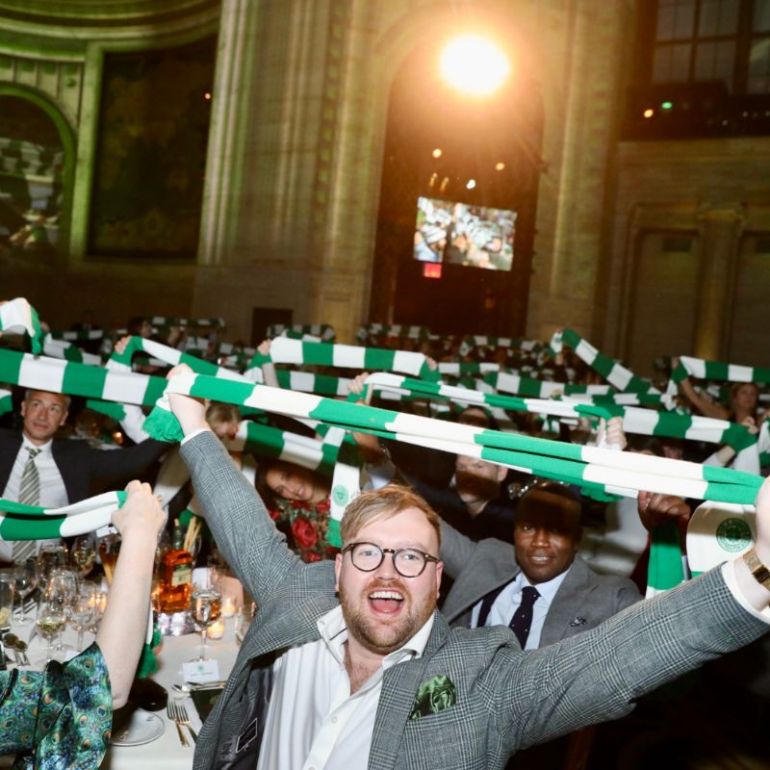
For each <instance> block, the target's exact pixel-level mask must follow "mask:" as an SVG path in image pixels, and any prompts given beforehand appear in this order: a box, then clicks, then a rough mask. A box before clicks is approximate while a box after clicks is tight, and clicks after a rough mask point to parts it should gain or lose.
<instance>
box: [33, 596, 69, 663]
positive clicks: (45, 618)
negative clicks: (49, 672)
mask: <svg viewBox="0 0 770 770" xmlns="http://www.w3.org/2000/svg"><path fill="white" fill-rule="evenodd" d="M66 622H67V615H66V613H65V612H64V610H63V609H62V608H61V606H60V605H59V604H55V603H54V604H52V603H51V602H47V601H44V602H42V604H41V605H40V611H39V612H38V615H37V620H36V621H35V625H36V626H37V631H38V633H39V634H40V636H42V637H43V639H45V640H46V641H47V642H48V647H47V648H46V652H45V661H44V662H45V663H50V662H51V660H52V659H53V645H52V643H53V640H54V638H55V637H56V636H57V635H58V634H59V633H60V632H61V631H62V630H63V629H64V625H65V623H66ZM41 662H42V661H41Z"/></svg>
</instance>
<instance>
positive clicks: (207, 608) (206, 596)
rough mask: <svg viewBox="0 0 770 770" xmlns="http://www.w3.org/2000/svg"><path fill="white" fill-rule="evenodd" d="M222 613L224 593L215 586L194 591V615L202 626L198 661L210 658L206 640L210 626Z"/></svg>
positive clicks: (196, 621)
mask: <svg viewBox="0 0 770 770" xmlns="http://www.w3.org/2000/svg"><path fill="white" fill-rule="evenodd" d="M221 614H222V595H221V594H220V593H219V591H215V590H214V589H213V588H200V589H197V590H195V591H193V595H192V616H193V620H194V621H195V623H196V624H197V625H198V626H200V627H201V654H200V657H199V658H195V660H196V661H201V660H208V657H207V655H206V652H207V648H206V642H207V640H208V630H209V626H210V625H212V624H214V623H216V622H217V621H218V620H219V618H220V615H221Z"/></svg>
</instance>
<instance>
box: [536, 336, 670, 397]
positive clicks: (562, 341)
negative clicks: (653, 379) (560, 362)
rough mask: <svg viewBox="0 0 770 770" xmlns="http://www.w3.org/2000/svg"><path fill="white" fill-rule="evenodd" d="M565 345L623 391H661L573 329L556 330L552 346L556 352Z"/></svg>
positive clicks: (656, 392) (657, 392)
mask: <svg viewBox="0 0 770 770" xmlns="http://www.w3.org/2000/svg"><path fill="white" fill-rule="evenodd" d="M564 345H568V346H569V347H571V348H572V350H573V351H574V353H575V355H577V357H578V358H580V359H581V360H582V361H584V362H585V363H586V364H587V365H588V366H590V367H591V368H592V369H593V370H594V371H595V372H598V373H599V374H600V375H601V376H602V377H604V379H605V380H607V382H609V383H610V385H612V386H613V387H615V388H617V389H618V390H619V391H621V392H624V393H626V392H629V391H630V392H634V393H655V394H659V393H660V391H659V390H658V389H657V388H655V387H653V385H651V384H650V383H649V382H648V381H647V380H644V379H642V378H641V377H637V376H636V375H635V374H634V373H633V372H632V371H631V370H630V369H628V368H627V367H625V366H623V365H622V364H621V363H620V362H619V361H616V360H615V359H614V358H610V357H609V356H607V355H605V354H604V353H601V352H599V350H598V349H597V348H595V347H594V346H593V345H591V343H590V342H587V341H586V340H584V339H583V338H582V337H581V336H580V335H579V334H578V333H577V332H575V331H573V330H572V329H563V330H562V331H560V332H556V333H555V334H554V335H553V337H552V338H551V343H550V347H551V349H552V350H553V351H554V353H560V352H561V351H562V348H563V346H564Z"/></svg>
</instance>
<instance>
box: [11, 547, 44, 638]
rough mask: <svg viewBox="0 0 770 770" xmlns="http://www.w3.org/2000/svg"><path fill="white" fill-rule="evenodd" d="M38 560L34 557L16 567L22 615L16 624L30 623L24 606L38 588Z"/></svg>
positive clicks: (17, 590)
mask: <svg viewBox="0 0 770 770" xmlns="http://www.w3.org/2000/svg"><path fill="white" fill-rule="evenodd" d="M37 565H38V562H37V559H36V558H35V557H34V556H33V557H31V558H29V559H27V560H26V561H25V562H24V563H23V564H20V565H19V566H18V567H16V570H15V571H14V574H15V576H16V592H17V593H18V594H19V598H20V600H21V601H20V602H19V604H20V606H21V613H20V614H19V617H18V618H17V620H16V622H17V623H19V624H20V625H24V624H25V623H27V622H28V619H27V613H26V612H25V611H24V605H25V603H26V601H27V597H28V596H29V595H30V594H31V593H32V592H33V591H34V590H35V589H36V588H37V581H38V569H37Z"/></svg>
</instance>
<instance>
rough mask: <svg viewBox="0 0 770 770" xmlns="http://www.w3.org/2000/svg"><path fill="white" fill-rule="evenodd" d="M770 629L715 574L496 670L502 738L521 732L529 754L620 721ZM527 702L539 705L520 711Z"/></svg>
mask: <svg viewBox="0 0 770 770" xmlns="http://www.w3.org/2000/svg"><path fill="white" fill-rule="evenodd" d="M768 629H770V626H768V625H767V624H766V623H763V622H762V621H761V620H759V619H758V618H756V617H754V616H753V615H752V614H750V613H749V612H747V611H746V610H745V609H743V607H741V606H740V604H739V603H738V602H737V601H736V599H735V597H733V595H732V594H731V592H730V590H729V589H728V588H727V586H726V584H725V581H724V578H723V577H722V574H721V572H720V570H718V569H717V570H713V571H711V572H709V573H706V575H704V576H702V577H701V578H698V579H696V580H693V581H689V582H688V583H686V584H683V585H682V586H680V587H678V588H676V589H674V590H672V591H668V592H667V593H665V594H662V595H660V596H658V597H655V598H654V599H650V600H647V601H645V602H638V603H637V604H635V605H634V606H632V607H629V608H628V609H626V610H624V611H622V612H621V613H619V614H618V615H615V616H614V617H612V618H610V619H609V620H607V621H606V622H604V623H602V624H601V625H600V626H597V627H596V628H595V629H592V630H591V631H587V632H586V633H583V634H578V635H577V636H575V637H572V638H571V639H567V640H565V641H562V642H559V643H558V644H554V645H551V646H549V647H545V648H541V649H538V650H534V651H532V652H528V653H526V654H524V655H521V654H520V655H519V656H518V657H517V658H514V656H513V655H512V656H511V663H512V664H513V665H511V666H508V665H502V666H500V667H499V668H498V667H495V666H493V667H492V668H491V669H490V671H496V673H497V675H499V676H500V677H501V678H502V677H507V678H508V681H507V682H505V681H501V680H500V679H498V680H497V681H490V682H489V686H490V689H491V691H493V692H495V693H496V694H497V697H498V698H499V700H498V702H497V704H496V709H495V713H497V714H498V715H500V719H501V720H502V722H501V723H500V724H498V725H497V727H498V729H499V730H500V731H501V734H503V735H504V734H506V731H511V732H512V733H517V734H518V736H519V743H518V748H523V747H526V746H529V745H532V744H533V743H535V742H540V741H543V740H544V739H549V738H552V737H554V736H557V735H561V734H564V733H567V732H570V731H572V730H574V729H577V728H578V727H581V726H583V725H586V724H591V723H594V722H599V721H604V720H606V719H611V718H612V719H614V718H616V717H618V716H622V715H623V714H624V713H627V712H628V711H629V710H630V704H632V703H633V702H634V700H635V699H636V698H638V697H639V696H640V695H642V694H644V693H646V692H650V691H651V690H653V689H655V688H656V687H658V686H660V685H661V684H663V683H665V682H667V681H670V680H672V679H674V678H676V677H677V676H680V675H681V674H683V673H685V672H686V671H689V670H692V669H693V668H696V667H697V666H700V665H702V664H703V663H705V662H706V661H707V660H710V659H712V658H715V657H717V656H718V655H721V654H724V653H726V652H729V651H731V650H734V649H736V648H738V647H740V646H742V645H745V644H747V643H748V642H750V641H752V640H754V639H756V638H758V637H760V636H762V635H763V634H764V633H766V632H767V630H768ZM505 654H506V655H507V654H508V653H507V652H506V653H505ZM522 703H531V704H537V706H536V707H534V708H532V709H526V710H524V711H522V708H521V705H522Z"/></svg>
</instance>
